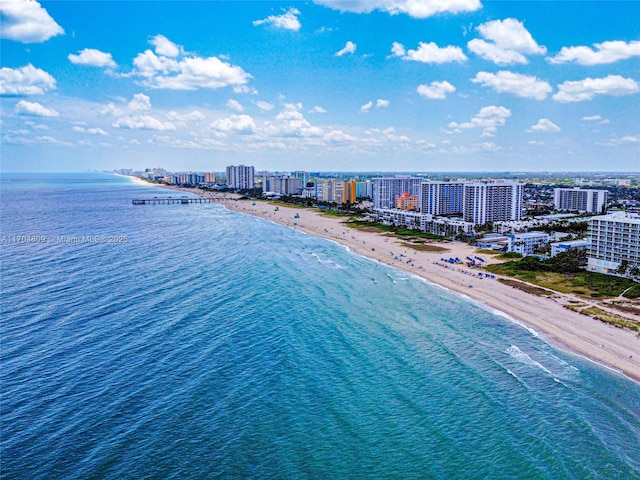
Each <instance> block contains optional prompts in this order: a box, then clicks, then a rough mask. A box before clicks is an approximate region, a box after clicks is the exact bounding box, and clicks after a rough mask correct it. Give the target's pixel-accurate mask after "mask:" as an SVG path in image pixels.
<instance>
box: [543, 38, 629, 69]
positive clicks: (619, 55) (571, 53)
mask: <svg viewBox="0 0 640 480" xmlns="http://www.w3.org/2000/svg"><path fill="white" fill-rule="evenodd" d="M593 46H594V47H595V49H591V48H590V47H584V46H580V47H562V48H561V49H560V53H558V54H557V55H556V56H555V57H550V58H548V59H547V60H548V61H549V62H550V63H569V62H575V63H578V64H580V65H602V64H607V63H613V62H617V61H619V60H625V59H627V58H631V57H640V41H638V40H634V41H631V42H623V41H618V40H616V41H611V42H603V43H595V44H594V45H593Z"/></svg>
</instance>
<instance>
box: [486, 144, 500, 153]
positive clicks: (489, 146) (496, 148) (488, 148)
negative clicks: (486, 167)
mask: <svg viewBox="0 0 640 480" xmlns="http://www.w3.org/2000/svg"><path fill="white" fill-rule="evenodd" d="M481 147H482V149H483V150H484V151H485V152H498V151H500V150H502V147H500V146H498V145H496V144H495V143H493V142H483V143H482V145H481Z"/></svg>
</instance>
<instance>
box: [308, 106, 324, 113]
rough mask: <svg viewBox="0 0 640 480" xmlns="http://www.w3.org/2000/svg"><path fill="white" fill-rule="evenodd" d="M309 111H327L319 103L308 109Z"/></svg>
mask: <svg viewBox="0 0 640 480" xmlns="http://www.w3.org/2000/svg"><path fill="white" fill-rule="evenodd" d="M309 113H327V111H326V110H325V109H324V108H322V107H321V106H320V105H316V106H315V107H313V108H312V109H311V110H309Z"/></svg>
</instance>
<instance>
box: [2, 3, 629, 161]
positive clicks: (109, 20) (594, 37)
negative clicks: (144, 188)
mask: <svg viewBox="0 0 640 480" xmlns="http://www.w3.org/2000/svg"><path fill="white" fill-rule="evenodd" d="M0 15H1V30H0V37H1V38H0V52H1V55H0V66H1V69H0V108H1V110H0V115H1V124H0V129H1V140H2V141H1V146H0V155H1V156H0V171H2V172H39V171H40V172H66V171H86V170H91V169H97V170H111V169H116V168H134V169H143V168H146V167H165V168H167V169H169V170H171V171H222V170H224V168H225V166H226V165H231V164H240V163H243V164H246V165H254V166H255V167H256V169H258V170H263V169H264V170H272V171H275V170H278V171H287V170H307V171H371V172H376V171H380V172H384V171H389V172H393V171H395V172H398V171H420V172H442V171H445V172H454V171H485V172H486V171H496V172H505V171H511V172H522V171H584V172H586V171H628V172H629V171H630V172H638V171H640V1H622V2H614V1H567V2H557V1H534V2H527V1H486V0H312V1H270V0H268V1H240V0H238V1H195V2H184V1H181V2H174V1H138V2H128V1H40V2H37V1H35V0H0Z"/></svg>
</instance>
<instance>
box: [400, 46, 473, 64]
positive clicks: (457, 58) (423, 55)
mask: <svg viewBox="0 0 640 480" xmlns="http://www.w3.org/2000/svg"><path fill="white" fill-rule="evenodd" d="M391 52H392V53H393V56H396V57H400V58H402V59H403V60H411V61H414V62H422V63H449V62H464V61H465V60H466V59H467V57H466V56H465V54H464V53H462V49H461V48H460V47H454V46H451V45H449V46H446V47H442V48H441V47H439V46H438V45H436V44H435V43H434V42H429V43H425V42H419V43H418V49H417V50H412V49H409V50H406V52H405V48H404V46H403V45H402V44H400V43H398V42H394V43H393V45H392V46H391Z"/></svg>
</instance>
